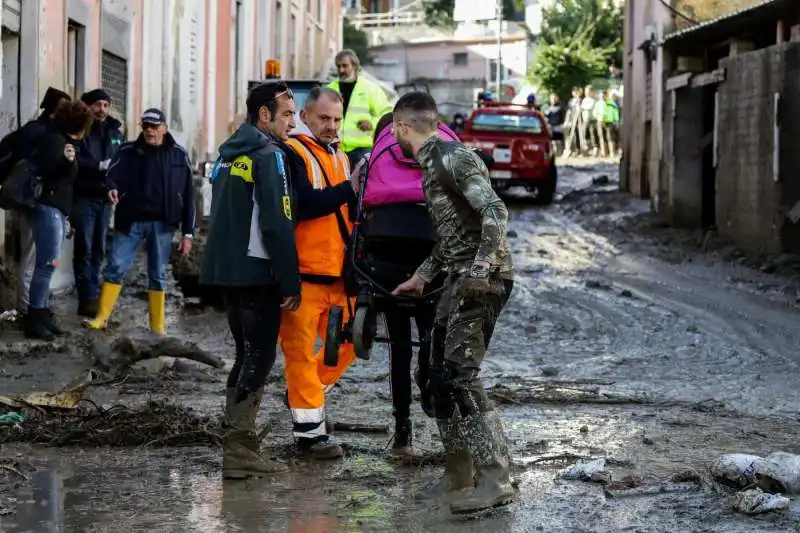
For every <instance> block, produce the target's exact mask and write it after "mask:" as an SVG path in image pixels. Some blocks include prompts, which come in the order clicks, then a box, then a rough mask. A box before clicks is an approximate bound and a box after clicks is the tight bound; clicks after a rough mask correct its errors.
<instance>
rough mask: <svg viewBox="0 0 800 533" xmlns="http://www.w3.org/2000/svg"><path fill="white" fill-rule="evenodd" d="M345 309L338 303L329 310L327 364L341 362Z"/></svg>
mask: <svg viewBox="0 0 800 533" xmlns="http://www.w3.org/2000/svg"><path fill="white" fill-rule="evenodd" d="M343 319H344V309H342V308H341V307H339V306H338V305H334V306H333V307H331V310H330V311H328V328H327V329H326V330H325V349H324V352H323V362H324V363H325V366H328V367H335V366H336V365H338V364H339V347H340V346H341V345H342V322H343Z"/></svg>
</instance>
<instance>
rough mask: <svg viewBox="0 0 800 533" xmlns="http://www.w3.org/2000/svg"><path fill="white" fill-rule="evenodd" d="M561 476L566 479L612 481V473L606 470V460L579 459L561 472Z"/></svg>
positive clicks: (598, 481)
mask: <svg viewBox="0 0 800 533" xmlns="http://www.w3.org/2000/svg"><path fill="white" fill-rule="evenodd" d="M559 477H560V478H561V479H566V480H575V479H577V480H580V481H594V482H597V483H610V482H611V474H610V472H607V471H606V460H605V459H602V458H600V459H595V460H593V461H585V462H584V461H579V462H577V463H575V464H574V465H572V466H570V467H569V468H567V469H565V470H562V471H561V472H559Z"/></svg>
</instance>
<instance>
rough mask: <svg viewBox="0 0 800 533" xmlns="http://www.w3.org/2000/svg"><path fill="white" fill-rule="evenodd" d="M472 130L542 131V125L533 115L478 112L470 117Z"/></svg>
mask: <svg viewBox="0 0 800 533" xmlns="http://www.w3.org/2000/svg"><path fill="white" fill-rule="evenodd" d="M472 129H473V130H474V131H503V132H506V131H508V132H515V133H534V134H535V133H542V131H543V129H544V125H543V124H542V121H541V120H539V117H537V116H535V115H515V114H513V113H509V114H505V113H479V114H477V115H475V116H474V117H473V119H472Z"/></svg>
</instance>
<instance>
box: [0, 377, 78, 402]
mask: <svg viewBox="0 0 800 533" xmlns="http://www.w3.org/2000/svg"><path fill="white" fill-rule="evenodd" d="M92 379H93V374H92V372H89V373H88V374H86V375H84V376H81V377H79V378H77V379H74V380H72V381H71V382H70V383H68V384H67V385H66V386H64V387H63V388H62V389H61V390H59V391H58V392H28V393H25V394H14V395H11V396H0V406H5V407H9V408H12V409H18V408H21V407H28V408H36V409H39V410H42V409H44V408H53V409H74V408H75V407H76V406H77V405H78V402H80V401H81V398H83V393H84V392H85V391H86V387H88V386H89V385H90V384H91V382H92Z"/></svg>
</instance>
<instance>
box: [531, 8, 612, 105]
mask: <svg viewBox="0 0 800 533" xmlns="http://www.w3.org/2000/svg"><path fill="white" fill-rule="evenodd" d="M622 28H623V12H622V8H621V7H619V6H618V5H617V4H616V3H615V2H613V1H611V0H557V1H556V2H555V3H554V4H552V5H551V6H548V7H546V8H544V9H543V10H542V30H541V33H539V35H538V36H536V40H537V43H538V48H537V53H536V60H535V63H534V65H533V68H531V71H530V73H529V77H530V78H531V79H532V81H533V82H534V83H535V84H537V85H539V86H540V87H542V88H543V89H545V90H547V91H549V92H554V93H556V94H558V95H559V96H561V98H563V99H566V98H568V97H569V94H570V92H571V89H572V87H582V86H584V85H588V84H589V83H591V82H592V81H593V80H594V79H596V78H598V77H605V76H606V75H607V74H608V65H609V64H610V63H614V64H616V65H619V64H620V63H621V58H622Z"/></svg>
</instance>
